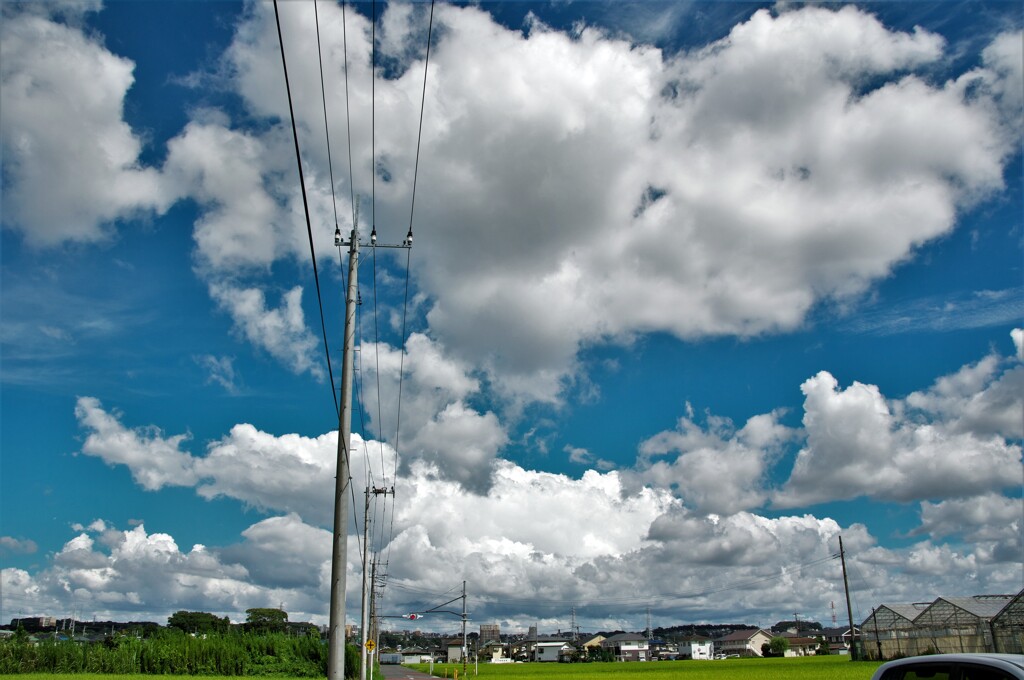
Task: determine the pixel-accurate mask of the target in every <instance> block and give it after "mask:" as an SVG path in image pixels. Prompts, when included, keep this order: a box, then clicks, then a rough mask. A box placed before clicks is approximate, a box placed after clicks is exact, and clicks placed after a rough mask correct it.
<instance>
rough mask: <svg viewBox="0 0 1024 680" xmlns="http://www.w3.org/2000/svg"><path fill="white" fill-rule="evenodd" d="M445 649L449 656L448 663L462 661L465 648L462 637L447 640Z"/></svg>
mask: <svg viewBox="0 0 1024 680" xmlns="http://www.w3.org/2000/svg"><path fill="white" fill-rule="evenodd" d="M444 646H445V650H446V654H447V656H448V663H454V662H456V661H462V656H463V652H464V651H465V648H464V647H463V646H462V638H453V639H451V640H448V641H447V642H445V645H444Z"/></svg>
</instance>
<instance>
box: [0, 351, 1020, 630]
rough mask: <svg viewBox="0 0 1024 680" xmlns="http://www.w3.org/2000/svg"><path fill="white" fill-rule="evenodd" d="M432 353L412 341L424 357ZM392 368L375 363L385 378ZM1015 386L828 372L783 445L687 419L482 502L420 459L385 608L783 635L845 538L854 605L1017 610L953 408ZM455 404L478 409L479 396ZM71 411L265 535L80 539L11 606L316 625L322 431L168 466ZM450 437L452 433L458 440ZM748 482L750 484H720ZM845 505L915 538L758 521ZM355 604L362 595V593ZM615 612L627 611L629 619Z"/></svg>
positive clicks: (513, 621) (757, 423) (244, 443)
mask: <svg viewBox="0 0 1024 680" xmlns="http://www.w3.org/2000/svg"><path fill="white" fill-rule="evenodd" d="M417 342H423V343H426V341H425V339H420V340H417ZM429 349H430V345H429V344H424V346H423V347H421V348H420V350H419V351H424V352H426V351H429ZM393 359H394V357H393V356H390V355H385V359H384V361H382V362H381V363H382V366H387V365H389V364H390V363H391V362H392V360H393ZM420 365H421V367H422V374H421V375H420V376H418V378H417V379H414V380H412V381H411V382H412V384H413V385H416V386H415V387H412V388H410V393H411V394H413V395H416V394H417V393H418V391H419V390H422V391H423V393H424V394H426V393H430V392H431V390H429V389H425V388H426V387H427V386H429V385H431V384H432V383H434V382H437V381H440V382H442V383H443V382H446V381H445V380H442V379H441V376H445V375H448V374H447V373H446V372H445V369H446V368H447V369H451V368H452V367H451V366H446V365H445V364H443V363H440V364H435V365H433V370H431V366H432V365H431V364H430V363H429V362H423V363H422V364H420ZM1019 370H1020V366H1019V363H1018V362H1017V359H1016V358H1015V357H1013V358H1008V357H1000V356H998V355H991V356H988V357H985V358H984V359H982V360H981V361H979V362H977V363H976V364H971V365H968V366H965V367H964V368H963V369H961V370H960V371H958V372H957V373H955V374H953V375H951V376H946V377H942V378H940V379H939V380H937V381H936V382H935V384H934V385H933V387H932V388H930V389H929V390H925V391H922V392H915V393H913V394H912V395H911V396H910V397H908V398H907V399H904V400H892V401H890V400H886V399H885V398H884V397H883V396H882V395H881V393H880V391H879V390H878V388H877V387H875V386H872V385H863V384H860V383H855V384H854V385H852V386H850V387H849V388H847V389H845V390H839V389H838V386H837V385H836V382H835V379H834V378H832V377H831V376H830V375H829V374H827V373H821V374H819V375H817V376H814V377H812V378H810V379H809V380H807V381H806V382H805V383H804V385H803V389H804V391H805V393H806V394H807V400H806V402H805V416H804V429H803V431H797V430H792V429H789V428H786V427H783V426H781V425H780V424H779V422H778V414H776V413H772V414H766V415H762V416H755V417H752V418H750V419H749V420H748V422H747V423H746V424H745V425H744V426H743V427H741V428H738V429H737V428H735V427H733V426H732V425H731V424H730V423H728V422H727V421H724V420H722V419H718V418H714V417H711V416H709V417H708V419H707V427H706V429H705V428H703V427H701V426H700V425H699V424H698V422H697V421H696V420H695V418H694V415H693V413H692V412H691V413H687V415H686V416H685V417H683V418H681V419H680V425H679V428H678V429H676V430H673V431H669V432H664V433H660V434H657V435H655V436H653V437H651V438H649V439H648V440H647V441H646V442H644V443H643V444H642V445H641V447H640V451H639V457H638V459H637V465H636V466H635V467H633V468H630V469H623V470H617V471H611V472H606V473H601V472H598V471H596V470H591V471H588V472H586V473H585V474H584V475H583V476H582V477H581V478H579V479H572V478H570V477H567V476H565V475H559V474H552V473H544V472H537V471H531V470H526V469H524V468H522V467H520V466H517V465H515V464H513V463H510V462H507V461H502V460H500V459H494V460H493V461H491V463H490V470H491V473H492V479H491V484H490V486H489V488H488V489H487V491H486V493H480V494H476V493H466V492H465V491H464V490H463V488H462V487H461V485H460V483H459V481H457V480H454V479H449V478H448V476H446V475H442V474H441V470H440V468H439V463H438V461H437V460H436V459H434V458H432V457H430V456H423V457H415V456H413V457H411V458H410V460H409V461H407V462H406V463H405V464H404V465H403V466H402V470H403V472H402V473H401V474H400V475H399V477H398V479H397V480H395V481H394V482H393V483H394V485H395V491H396V494H395V497H394V501H393V504H391V505H385V506H384V507H378V506H375V507H374V516H375V518H376V519H375V524H374V526H375V527H388V530H387V531H386V537H384V536H383V535H380V536H381V537H380V538H378V539H375V542H374V544H375V545H376V546H377V547H378V548H379V549H381V550H385V551H386V554H387V555H388V561H389V578H390V582H391V583H392V584H393V585H394V587H393V588H390V589H389V590H388V595H387V602H388V606H390V607H393V608H395V609H396V610H416V609H417V608H420V609H422V608H423V602H422V598H423V597H424V595H423V593H424V592H429V593H441V592H444V591H445V590H447V589H448V588H451V587H452V586H453V585H456V584H455V583H454V581H457V580H462V579H465V580H467V581H469V582H470V583H471V584H472V586H471V587H472V588H473V589H474V601H475V604H474V607H475V608H476V609H477V611H478V614H479V615H480V616H486V617H487V618H495V619H501V620H502V621H504V622H506V624H507V625H510V626H519V627H525V626H526V625H528V624H529V623H533V622H536V621H541V622H544V623H545V624H546V625H551V626H552V627H556V626H558V625H560V623H559V622H560V621H561V618H560V617H564V611H562V610H563V609H565V608H566V607H567V606H568V605H566V604H565V603H566V602H570V603H573V602H574V603H577V604H578V605H579V606H580V611H581V614H583V615H584V616H585V617H586V618H587V619H588V620H589V621H590V622H591V625H593V626H594V627H595V628H616V627H629V626H630V625H633V626H634V627H635V625H636V623H635V621H636V620H637V619H636V616H637V615H638V612H640V611H641V610H642V608H643V607H645V606H646V605H648V604H650V605H651V606H652V607H654V608H655V610H656V611H659V612H665V615H666V616H673V615H674V614H672V612H673V611H676V610H682V609H685V611H687V612H690V613H692V612H701V616H706V617H710V618H719V619H721V618H723V617H724V618H730V619H731V618H732V617H733V616H734V613H735V612H746V613H747V615H749V616H762V617H764V618H766V619H767V618H773V617H774V618H775V619H777V618H785V616H784V614H785V613H787V612H788V611H789V610H790V609H792V607H793V606H796V605H797V604H798V603H797V602H796V600H795V599H794V598H795V596H794V595H793V593H794V592H796V590H799V592H800V593H801V598H803V599H802V600H801V602H803V603H805V602H806V601H809V599H815V601H821V602H828V601H830V600H836V599H839V598H840V591H839V590H838V584H839V583H841V580H840V579H839V575H838V573H837V572H836V568H837V567H836V565H835V564H834V561H832V560H830V559H829V556H830V555H832V554H833V553H834V552H835V550H836V537H837V536H838V535H839V534H840V533H842V534H843V536H844V540H845V543H846V547H847V550H848V551H849V559H851V560H852V561H853V563H854V565H855V567H854V568H855V569H856V572H855V573H857V574H858V578H859V579H860V581H859V582H858V583H857V584H855V586H854V587H855V588H856V589H857V590H858V591H860V593H859V594H858V600H859V601H861V602H864V601H882V600H906V599H921V598H922V597H925V596H926V595H928V594H929V593H936V592H943V591H948V592H954V591H955V592H960V591H962V590H963V588H964V584H965V583H967V584H971V590H972V591H977V592H1004V591H1005V592H1010V591H1014V592H1015V591H1016V590H1019V588H1020V585H1021V584H1020V583H1019V578H1020V574H1019V566H1020V562H1019V557H1020V551H1021V549H1022V545H1021V541H1020V517H1021V515H1020V513H1021V511H1022V510H1024V506H1022V505H1021V499H1020V498H1013V497H1009V496H1003V495H1001V494H1000V491H1001V490H1002V489H1004V488H1006V487H1007V486H1011V487H1012V486H1013V485H1014V484H1016V483H1018V482H1016V481H1015V480H1016V479H1017V478H1018V477H1019V472H1020V469H1021V453H1020V447H1019V446H1018V445H1016V444H1010V443H1008V441H1007V440H1008V439H1015V438H1016V437H1018V436H1019V433H1018V432H1017V430H1015V429H1014V425H1013V424H1012V423H1011V422H1010V421H1008V420H1006V421H1003V420H1001V419H999V418H995V419H991V418H988V419H984V418H983V419H977V418H973V417H971V409H970V408H967V407H966V406H964V405H965V404H972V403H984V402H985V400H987V399H989V398H991V397H993V395H997V394H999V393H1000V392H1001V391H1002V390H1005V389H1007V383H1008V382H1010V381H1014V380H1019ZM382 372H384V371H382ZM427 375H432V376H433V377H432V378H430V379H427V378H426V377H425V376H427ZM458 375H459V374H458V373H455V374H451V375H449V377H458ZM417 380H419V381H422V382H420V383H419V384H418V385H417ZM455 382H456V383H457V382H458V381H455ZM463 387H464V388H465V389H466V390H471V389H472V382H471V381H468V382H465V383H464V384H463ZM453 390H454V391H455V392H456V393H458V392H459V389H458V387H457V386H456V387H454V388H453ZM1016 394H1017V405H1016V408H1017V410H1018V412H1020V409H1021V408H1024V407H1022V405H1021V401H1020V392H1019V391H1018V392H1017V393H1016ZM420 398H425V396H424V395H423V394H421V395H420V397H418V398H415V397H414V399H413V401H414V403H416V402H417V399H420ZM448 398H451V395H449V396H448ZM951 400H953V401H951ZM996 401H998V400H996ZM412 410H413V412H415V408H413V409H412ZM428 412H431V409H424V410H423V413H428ZM76 414H77V416H78V418H79V422H80V424H81V426H82V427H83V429H84V430H85V431H86V432H87V433H88V435H87V437H86V439H85V442H84V444H83V453H86V454H88V455H93V456H98V457H100V458H102V459H103V460H105V461H106V462H108V463H110V464H123V465H126V466H128V467H129V469H130V470H131V472H132V475H133V478H134V479H135V480H136V482H137V483H138V484H139V485H140V486H142V487H143V488H147V489H151V490H155V489H159V488H161V487H162V486H165V485H168V484H172V483H177V484H185V485H191V486H194V487H195V489H196V492H197V493H198V494H199V495H200V496H202V497H204V498H215V497H227V498H233V499H236V500H238V501H240V502H242V503H244V504H246V505H248V506H251V507H255V508H258V509H260V510H262V511H264V512H266V513H268V514H269V515H270V516H269V517H268V518H267V519H264V520H262V521H260V522H258V523H256V524H255V525H253V526H252V527H250V528H249V529H247V530H246V531H245V532H243V536H242V539H243V540H242V541H241V542H240V543H239V544H237V545H232V546H224V547H220V548H206V547H202V546H197V547H194V548H193V549H192V550H191V551H189V552H183V551H181V550H179V549H178V548H177V546H176V545H175V543H174V541H173V539H172V538H171V537H169V536H165V535H162V534H146V532H145V529H143V528H142V527H136V528H135V529H133V530H131V531H125V532H121V531H118V530H116V529H113V528H111V527H109V526H108V525H107V524H106V523H104V522H102V521H98V522H94V523H92V524H91V525H89V527H88V528H83V527H78V530H79V531H80V535H79V536H78V537H76V538H73V539H72V540H70V541H69V542H68V544H67V545H66V546H65V548H64V549H63V550H62V551H61V552H60V553H59V554H58V555H57V556H55V558H54V559H53V563H52V565H51V566H50V567H49V568H47V569H45V570H43V571H42V572H39V573H37V574H34V575H32V574H28V573H26V572H23V571H19V570H7V571H5V574H4V578H5V587H7V588H10V590H9V591H8V592H11V593H12V598H13V599H12V601H13V602H18V601H26V602H27V601H33V602H38V603H42V605H46V604H47V603H50V606H51V608H52V607H58V606H68V604H67V603H68V602H70V601H72V600H74V601H79V602H86V601H88V602H90V603H91V606H98V605H99V604H103V605H104V606H107V607H109V608H110V611H111V612H118V611H122V612H124V611H127V612H136V611H146V612H160V611H163V610H168V611H170V610H173V609H174V608H181V607H187V606H193V603H196V602H198V601H199V600H197V599H195V598H198V597H200V596H201V597H203V598H206V599H205V600H204V601H205V602H207V603H208V604H206V605H204V606H203V607H204V608H206V609H209V608H216V609H218V611H222V612H226V613H230V614H231V615H232V616H235V617H240V616H241V612H243V611H244V609H245V608H246V607H248V606H257V605H259V604H263V603H267V602H271V603H276V602H279V601H284V602H286V603H288V606H289V607H290V608H291V609H290V610H291V611H293V612H294V613H295V615H296V616H301V617H304V618H310V619H312V620H316V621H321V622H322V621H323V620H324V616H325V607H324V605H323V603H324V602H326V599H325V597H326V593H327V590H326V588H327V585H326V584H327V583H328V582H329V581H328V578H327V574H329V549H330V536H329V533H328V531H327V530H326V528H325V527H329V523H330V521H331V509H332V506H331V503H332V498H333V496H332V494H333V472H334V464H335V456H336V453H337V435H336V433H333V432H331V433H327V434H324V435H322V436H320V437H316V438H310V437H302V436H299V435H294V434H286V435H280V436H278V435H272V434H269V433H266V432H262V431H260V430H258V429H257V428H255V427H254V426H252V425H248V424H240V425H236V426H235V427H234V428H232V430H231V432H230V433H228V434H227V435H226V436H225V437H223V438H222V439H220V440H217V441H214V442H211V443H209V444H208V445H207V447H206V451H205V455H201V456H193V455H191V454H189V453H187V452H185V451H183V450H182V447H183V445H184V443H185V442H186V441H187V438H185V437H183V436H181V435H178V436H171V437H167V436H164V435H163V434H162V433H160V432H159V431H158V430H156V429H155V428H152V427H144V428H128V427H126V426H125V425H123V424H122V423H121V422H120V418H121V416H120V415H119V414H116V413H115V414H110V413H108V412H106V411H104V410H103V408H102V406H101V405H100V404H99V402H98V401H96V400H95V399H92V398H88V397H83V398H81V399H80V400H79V404H78V407H77V409H76ZM1003 427H1005V428H1006V429H1001V428H1003ZM460 436H461V435H460V430H459V429H458V428H456V430H455V431H454V432H453V434H452V435H451V441H455V442H459V438H460ZM793 442H802V443H803V447H802V448H801V449H800V451H799V452H798V454H797V458H796V461H795V464H794V466H793V470H792V472H791V474H790V477H789V479H788V481H787V482H786V483H785V484H784V485H783V486H782V488H780V489H776V490H773V489H772V488H771V483H770V481H769V475H768V470H769V469H770V468H773V467H779V466H782V465H784V463H785V461H786V460H787V459H786V457H785V456H784V455H782V454H781V453H780V452H781V450H782V448H783V447H784V446H785V445H786V444H787V443H793ZM438 444H439V446H441V447H444V446H446V445H447V444H448V441H447V440H441V441H439V442H438ZM883 445H884V446H885V447H888V448H883ZM351 460H352V475H353V478H354V482H353V483H354V484H355V485H356V487H357V488H360V487H361V485H362V483H363V482H365V483H366V484H371V483H373V484H379V483H380V480H382V479H383V478H384V477H385V476H390V474H391V472H392V470H393V469H394V466H395V463H396V460H395V452H394V450H393V449H392V448H391V447H389V446H387V445H382V444H380V443H379V442H373V441H363V440H361V439H360V438H359V437H358V436H356V437H355V438H354V445H353V451H352V455H351ZM744 468H749V469H750V470H752V471H753V473H752V474H750V475H749V476H744V475H740V474H733V473H734V472H735V471H736V470H740V469H744ZM382 470H383V473H382ZM723 470H728V471H729V473H728V474H723ZM716 472H717V474H716ZM891 480H897V481H899V484H898V485H897V484H894V483H892V482H891ZM949 480H953V481H954V482H955V483H950V481H949ZM857 495H869V496H872V497H875V498H879V499H889V500H897V501H904V502H906V501H912V500H921V501H923V502H922V503H921V525H920V527H919V528H918V529H916V530H914V532H913V534H914V535H915V536H923V537H924V538H923V539H922V540H920V541H919V542H917V543H915V544H912V545H910V546H909V547H908V548H905V549H887V548H882V547H880V546H878V545H876V542H875V539H874V538H873V537H872V536H871V534H870V533H869V530H868V528H867V527H866V526H863V525H859V524H854V525H851V526H848V527H841V526H840V525H839V524H837V523H836V522H835V521H834V520H832V519H828V518H818V517H815V516H814V515H813V514H810V513H807V512H805V513H804V514H794V515H792V516H781V517H775V518H770V517H766V516H763V515H761V514H758V512H757V509H758V508H760V507H763V506H765V505H766V504H768V503H769V502H771V503H774V504H776V505H781V506H784V507H803V506H806V505H808V504H813V503H816V502H820V501H823V500H829V501H835V500H837V499H843V498H852V497H854V496H857ZM385 500H386V499H385ZM282 513H283V514H282ZM355 533H356V532H355V531H354V530H352V531H351V532H350V534H351V535H350V544H351V545H350V552H349V555H350V558H349V561H350V571H349V573H353V574H354V573H357V572H358V565H357V562H358V559H357V557H355V556H354V555H357V554H358V549H357V546H356V540H355ZM93 535H96V536H97V537H98V538H97V539H94V538H93ZM97 541H98V542H99V544H100V545H99V546H97ZM8 543H11V545H13V543H12V542H11V541H8ZM8 547H10V546H8ZM453 565H457V566H453ZM154 574H160V575H162V577H159V578H158V577H156V576H155V575H154ZM743 584H746V585H744V586H743V587H740V586H741V585H743ZM751 584H757V588H755V589H754V590H751V589H750V588H749V586H750V585H751ZM796 584H799V588H798V589H797V588H795V585H796ZM349 588H350V598H355V597H356V594H355V593H356V591H355V588H356V586H355V585H353V584H351V583H350V586H349ZM509 593H516V594H519V595H516V596H515V597H512V596H510V595H509ZM610 593H612V594H618V593H629V594H630V598H629V600H630V602H631V603H632V605H631V606H627V605H626V604H625V603H624V602H623V601H622V600H619V599H616V597H613V596H612V595H610ZM524 594H525V595H524ZM428 599H429V598H428ZM351 601H353V602H354V601H356V600H355V599H353V600H351ZM209 603H212V604H209ZM637 603H639V604H637ZM42 605H39V606H42ZM825 614H826V612H820V617H821V618H824V616H825ZM861 614H863V615H866V613H863V612H862V613H861ZM691 615H692V614H691ZM158 618H159V617H158ZM630 621H632V622H634V623H632V624H631V623H630ZM506 624H503V625H506ZM437 625H438V626H440V627H441V628H442V629H443V628H444V625H443V623H438V624H437Z"/></svg>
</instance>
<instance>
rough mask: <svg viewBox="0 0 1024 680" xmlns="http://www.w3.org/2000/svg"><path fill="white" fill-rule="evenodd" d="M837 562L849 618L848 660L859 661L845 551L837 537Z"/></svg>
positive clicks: (840, 538)
mask: <svg viewBox="0 0 1024 680" xmlns="http://www.w3.org/2000/svg"><path fill="white" fill-rule="evenodd" d="M839 561H840V562H841V563H842V565H843V588H844V589H845V590H846V615H847V616H849V617H850V658H851V659H852V660H854V661H858V660H860V654H858V653H857V632H856V629H855V628H854V627H853V607H851V606H850V582H849V581H848V580H847V578H846V551H844V550H843V537H842V536H840V537H839Z"/></svg>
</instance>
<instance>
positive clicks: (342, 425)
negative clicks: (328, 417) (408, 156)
mask: <svg viewBox="0 0 1024 680" xmlns="http://www.w3.org/2000/svg"><path fill="white" fill-rule="evenodd" d="M334 242H335V245H338V246H340V245H342V242H341V232H340V231H336V232H335V237H334ZM348 245H349V251H348V291H347V292H346V294H345V341H344V345H343V349H342V352H343V355H342V368H341V410H340V411H339V412H338V464H337V472H336V474H335V478H334V550H333V552H332V553H331V619H330V632H329V637H328V660H327V677H328V680H345V577H346V575H347V574H346V570H347V563H348V490H349V483H350V479H349V459H348V456H349V451H351V450H352V447H351V446H350V445H351V443H352V372H353V370H352V367H353V351H354V349H355V347H354V346H355V338H356V323H355V320H356V296H357V294H358V290H359V288H358V286H357V283H356V282H357V274H358V272H359V213H358V208H357V212H356V219H355V221H354V224H353V225H352V233H351V236H350V238H349V243H348Z"/></svg>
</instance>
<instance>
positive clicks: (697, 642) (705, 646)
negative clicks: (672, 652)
mask: <svg viewBox="0 0 1024 680" xmlns="http://www.w3.org/2000/svg"><path fill="white" fill-rule="evenodd" d="M679 658H680V659H701V660H707V659H713V658H715V641H714V640H712V639H711V638H709V637H704V636H702V635H694V636H692V637H688V638H685V639H683V640H681V641H680V642H679Z"/></svg>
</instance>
